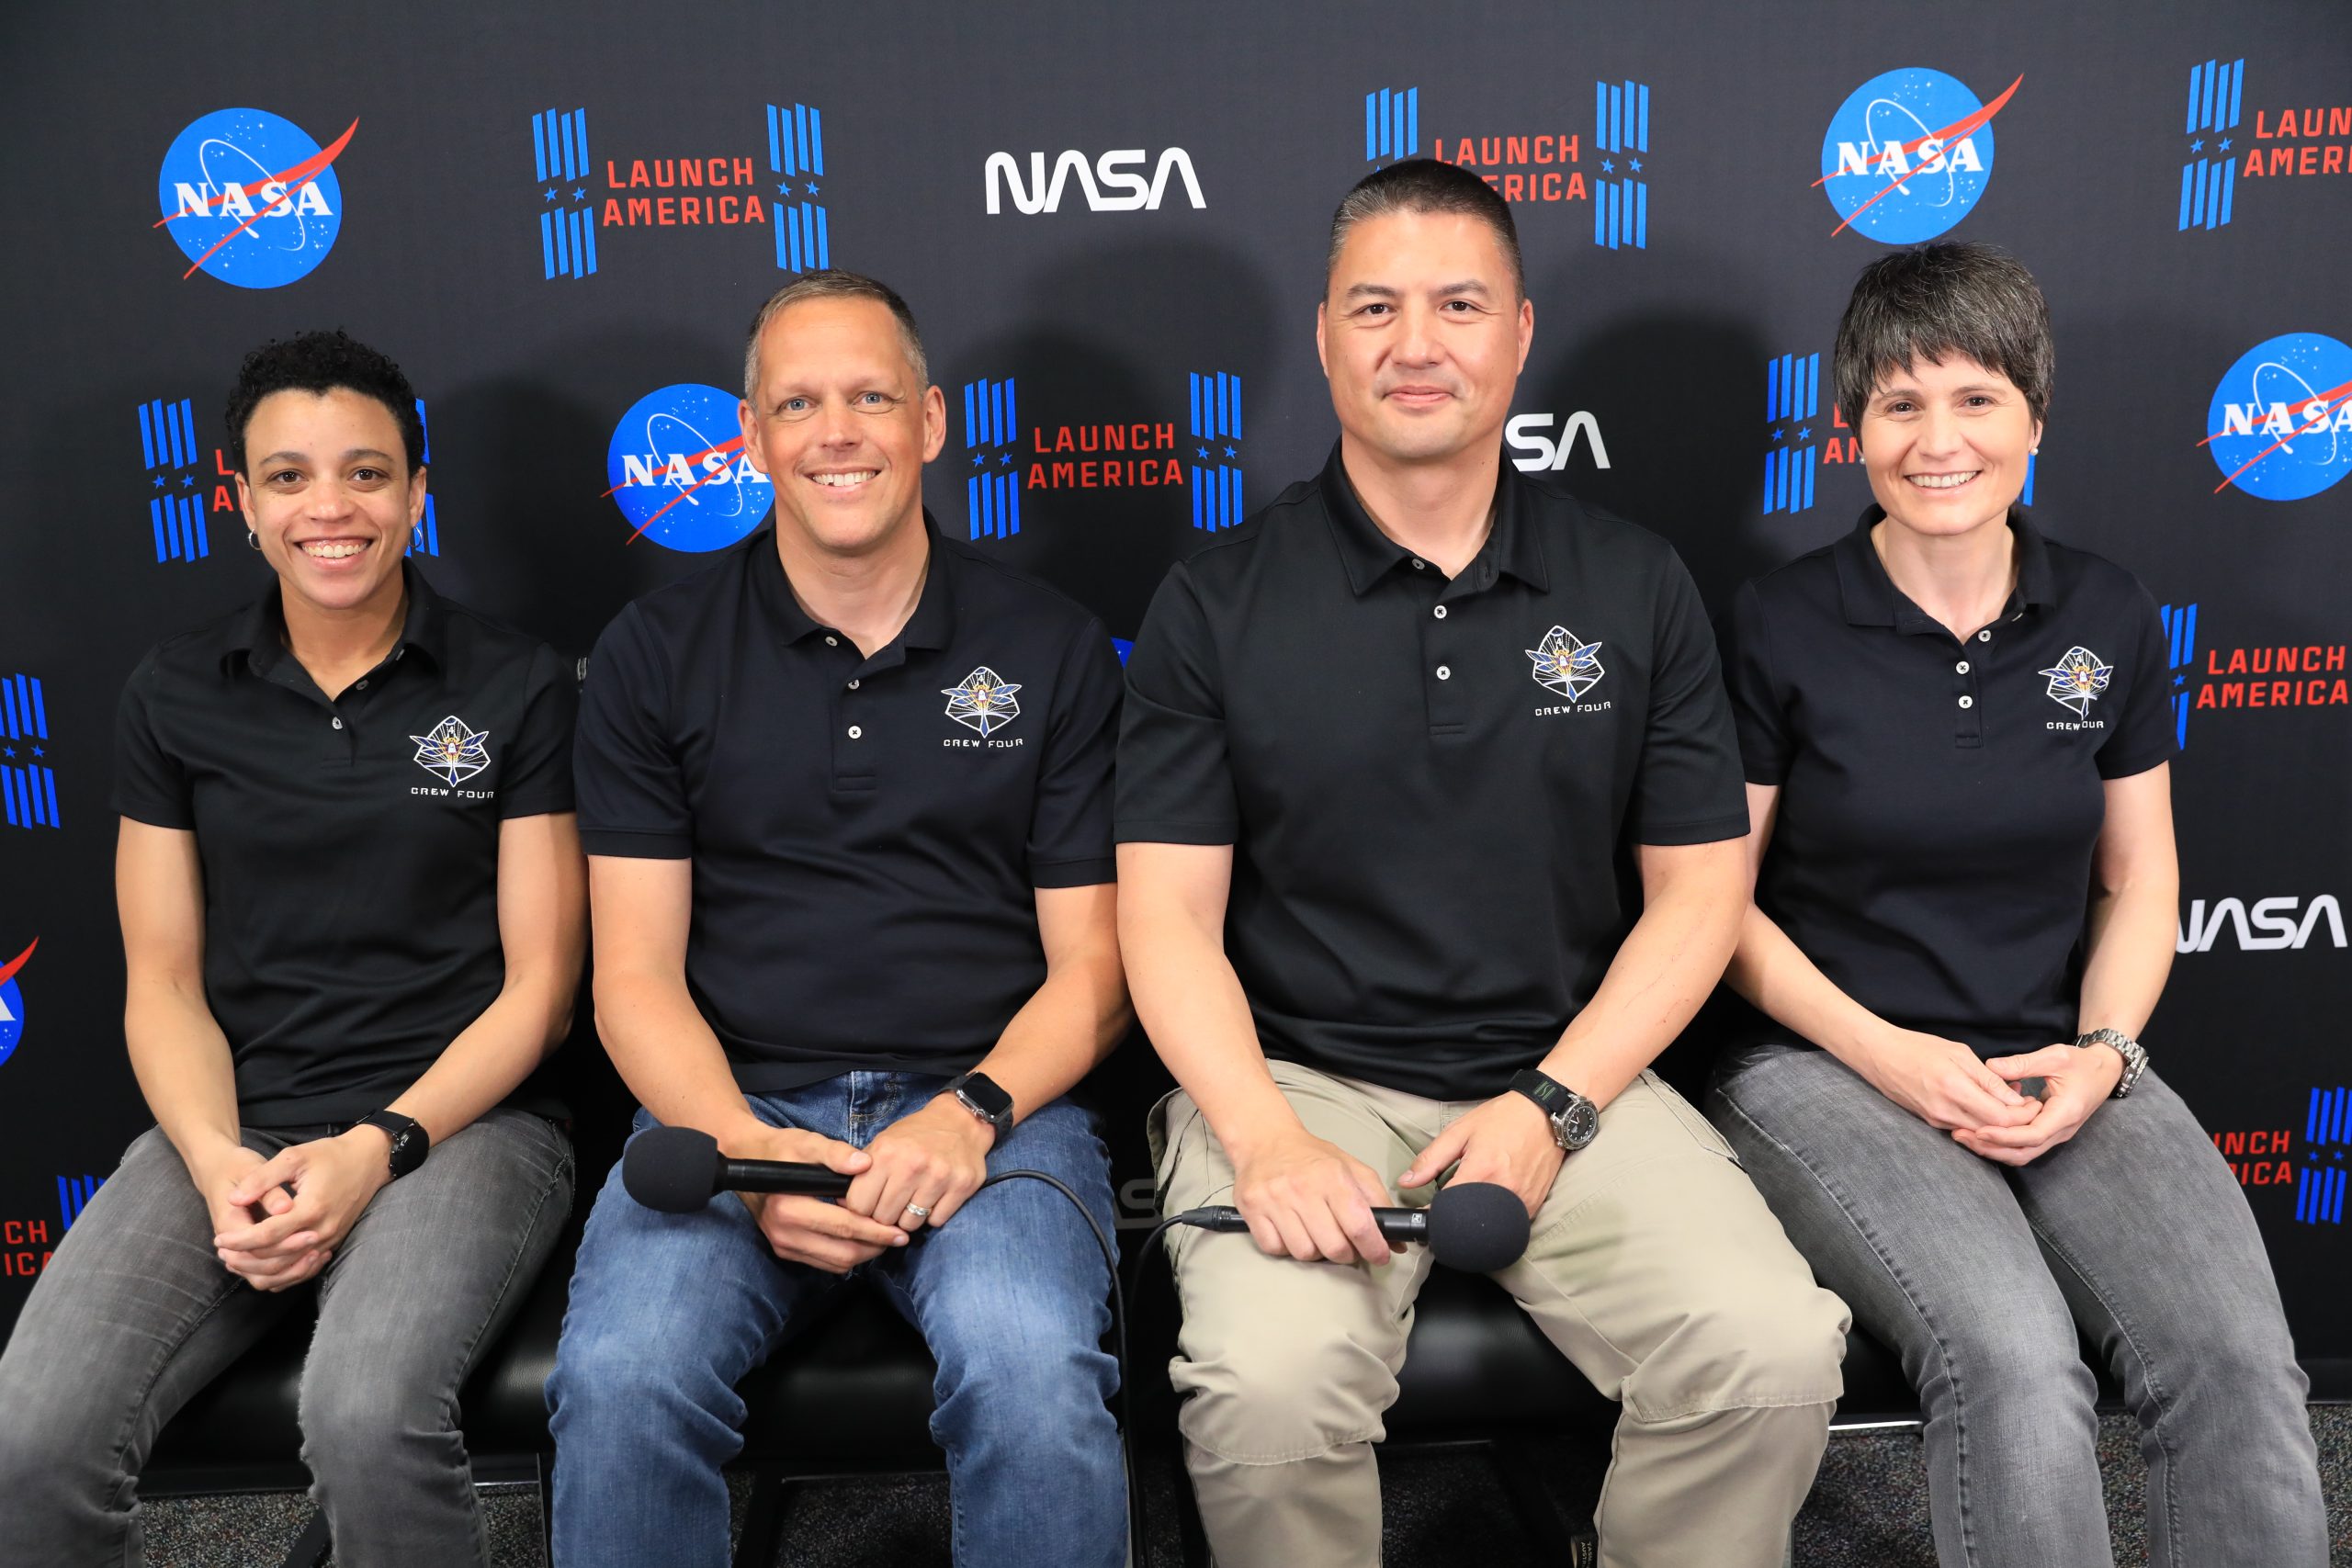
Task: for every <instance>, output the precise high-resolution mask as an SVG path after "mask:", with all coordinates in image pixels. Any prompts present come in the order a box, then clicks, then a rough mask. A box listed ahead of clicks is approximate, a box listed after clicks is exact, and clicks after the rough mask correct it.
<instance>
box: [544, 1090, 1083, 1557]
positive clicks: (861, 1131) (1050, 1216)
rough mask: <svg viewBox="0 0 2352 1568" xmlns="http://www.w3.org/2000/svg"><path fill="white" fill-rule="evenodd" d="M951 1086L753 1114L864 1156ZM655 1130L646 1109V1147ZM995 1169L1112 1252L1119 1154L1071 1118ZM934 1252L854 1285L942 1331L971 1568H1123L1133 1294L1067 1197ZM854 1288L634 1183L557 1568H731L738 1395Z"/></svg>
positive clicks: (597, 1305)
mask: <svg viewBox="0 0 2352 1568" xmlns="http://www.w3.org/2000/svg"><path fill="white" fill-rule="evenodd" d="M946 1081H947V1080H946V1079H945V1078H943V1077H932V1076H929V1075H924V1074H917V1073H878V1072H853V1073H845V1074H843V1075H842V1076H841V1077H835V1078H829V1079H827V1080H826V1081H824V1082H822V1083H819V1084H811V1085H809V1087H808V1088H806V1089H794V1090H792V1091H790V1092H789V1093H785V1094H775V1095H753V1096H752V1097H751V1106H752V1111H753V1112H754V1113H755V1114H757V1115H758V1116H759V1117H760V1119H761V1120H763V1121H764V1122H768V1123H770V1124H771V1125H773V1126H779V1127H800V1128H805V1129H807V1130H809V1131H810V1132H813V1133H821V1134H824V1135H826V1136H827V1137H831V1138H839V1139H841V1140H842V1141H843V1142H845V1143H849V1144H854V1145H859V1146H861V1147H862V1146H864V1145H866V1144H869V1143H871V1142H872V1141H873V1139H874V1135H875V1134H877V1133H879V1132H880V1131H881V1130H882V1129H883V1128H885V1127H887V1126H888V1125H889V1124H890V1123H891V1122H895V1121H897V1120H898V1119H899V1117H901V1116H904V1115H906V1114H908V1113H909V1112H910V1111H919V1110H921V1109H922V1107H923V1105H924V1104H925V1103H926V1102H927V1101H929V1100H931V1099H932V1097H933V1096H934V1095H936V1094H937V1093H938V1092H939V1090H940V1089H941V1088H942V1087H943V1086H944V1084H945V1083H946ZM651 1124H652V1121H651V1118H650V1117H649V1116H648V1115H647V1114H646V1113H645V1112H643V1111H639V1113H638V1118H637V1127H638V1130H639V1132H642V1131H643V1130H644V1129H645V1128H647V1127H649V1126H650V1125H651ZM1004 1170H1041V1171H1044V1172H1045V1173H1046V1174H1047V1175H1049V1176H1054V1177H1057V1178H1059V1179H1061V1180H1062V1181H1064V1182H1067V1183H1068V1184H1069V1186H1070V1187H1071V1188H1072V1189H1073V1190H1076V1191H1077V1192H1078V1193H1079V1195H1080V1197H1082V1198H1084V1199H1085V1200H1086V1203H1087V1207H1088V1209H1089V1210H1090V1211H1091V1213H1092V1214H1093V1215H1094V1218H1095V1221H1096V1223H1097V1224H1101V1225H1102V1227H1103V1235H1111V1234H1112V1229H1111V1227H1112V1224H1113V1213H1112V1199H1111V1171H1110V1160H1109V1156H1107V1155H1106V1154H1105V1153H1104V1152H1103V1145H1102V1142H1101V1140H1100V1139H1098V1138H1097V1137H1096V1136H1095V1134H1094V1126H1093V1122H1092V1119H1091V1117H1090V1116H1088V1114H1087V1113H1086V1112H1085V1111H1082V1110H1080V1108H1079V1107H1078V1106H1076V1105H1073V1104H1071V1103H1070V1102H1069V1100H1056V1101H1054V1102H1053V1103H1052V1104H1050V1105H1047V1106H1045V1107H1042V1108H1041V1109H1039V1110H1038V1111H1035V1113H1034V1114H1032V1115H1030V1116H1029V1117H1027V1118H1026V1119H1025V1120H1023V1122H1021V1124H1020V1125H1019V1126H1017V1127H1015V1128H1014V1129H1013V1130H1012V1135H1011V1136H1010V1137H1007V1138H1006V1139H1004V1140H1003V1142H1002V1143H1001V1144H1000V1145H998V1146H997V1148H996V1149H995V1150H994V1151H993V1152H992V1153H991V1154H990V1155H989V1172H990V1173H991V1174H994V1173H996V1172H998V1171H1004ZM917 1234H918V1235H919V1236H921V1237H922V1239H919V1240H917V1241H916V1242H914V1243H912V1244H911V1245H910V1246H908V1247H904V1248H902V1249H898V1250H894V1251H892V1252H889V1253H887V1254H885V1255H884V1256H882V1257H880V1258H876V1259H875V1260H874V1261H873V1262H871V1263H868V1264H865V1265H864V1266H862V1267H861V1268H859V1269H856V1270H854V1273H853V1275H852V1277H853V1278H855V1277H858V1276H863V1277H864V1278H865V1280H867V1281H868V1282H869V1283H870V1284H872V1285H873V1286H875V1287H876V1289H878V1290H879V1291H880V1292H881V1293H882V1296H883V1298H884V1299H885V1300H887V1301H888V1303H890V1305H891V1306H892V1307H894V1308H896V1309H897V1310H898V1312H899V1314H901V1315H903V1316H904V1317H905V1318H906V1319H907V1320H908V1321H909V1322H910V1323H912V1324H913V1325H915V1326H916V1327H917V1328H919V1329H921V1330H922V1337H923V1338H924V1340H925V1341H926V1342H927V1343H928V1344H929V1345H930V1347H931V1351H932V1354H933V1357H934V1358H935V1359H937V1361H938V1363H939V1375H938V1378H937V1380H936V1382H934V1383H933V1393H935V1395H936V1397H937V1400H938V1407H937V1409H936V1411H935V1412H934V1413H933V1416H932V1418H931V1434H932V1437H933V1439H934V1440H936V1441H937V1442H938V1444H939V1446H940V1447H941V1448H943V1449H944V1450H946V1452H947V1475H948V1482H949V1487H950V1495H951V1497H952V1501H953V1508H954V1516H955V1542H956V1562H957V1563H959V1564H963V1565H966V1568H979V1565H983V1564H987V1565H1001V1568H1013V1565H1015V1564H1033V1563H1041V1562H1050V1563H1054V1564H1056V1565H1057V1568H1090V1565H1096V1564H1099V1565H1101V1568H1117V1565H1118V1564H1120V1563H1123V1562H1125V1560H1126V1548H1127V1543H1126V1481H1125V1472H1124V1471H1123V1469H1122V1466H1121V1462H1120V1449H1119V1434H1118V1428H1117V1424H1116V1423H1115V1422H1114V1420H1113V1419H1112V1417H1111V1413H1110V1411H1109V1408H1108V1407H1107V1404H1106V1401H1108V1400H1109V1398H1110V1397H1111V1395H1112V1394H1113V1393H1114V1392H1115V1391H1116V1390H1117V1387H1118V1365H1117V1363H1116V1361H1115V1360H1114V1359H1113V1358H1112V1357H1111V1356H1110V1355H1108V1354H1107V1353H1105V1352H1104V1351H1103V1348H1102V1343H1101V1342H1102V1338H1103V1332H1104V1330H1106V1329H1107V1328H1108V1327H1109V1326H1110V1322H1111V1315H1110V1307H1109V1304H1108V1303H1109V1296H1110V1290H1111V1281H1110V1276H1109V1274H1108V1273H1107V1271H1106V1270H1105V1269H1104V1267H1103V1254H1102V1251H1101V1249H1100V1248H1099V1247H1096V1245H1095V1241H1094V1236H1093V1233H1092V1232H1091V1231H1089V1230H1088V1229H1087V1226H1086V1222H1085V1221H1084V1219H1082V1218H1081V1217H1080V1215H1079V1213H1077V1211H1076V1210H1075V1209H1073V1208H1072V1207H1071V1206H1070V1203H1069V1200H1068V1199H1067V1198H1064V1197H1063V1196H1062V1195H1061V1194H1060V1193H1058V1192H1056V1191H1055V1190H1053V1189H1051V1188H1049V1187H1047V1186H1046V1184H1045V1183H1043V1182H1041V1181H1009V1182H1006V1183H1004V1184H1002V1185H1001V1186H997V1187H990V1188H987V1189H985V1190H982V1191H980V1192H978V1193H977V1194H975V1195H974V1196H973V1197H972V1199H971V1200H970V1201H968V1202H967V1203H966V1204H965V1205H964V1207H963V1208H962V1209H961V1210H959V1211H958V1212H957V1213H956V1216H955V1218H954V1219H952V1220H950V1221H949V1222H948V1223H947V1224H946V1225H944V1226H943V1227H941V1228H940V1229H938V1230H936V1231H926V1232H919V1233H917ZM842 1283H843V1280H842V1279H841V1278H839V1277H837V1276H835V1275H831V1274H828V1273H825V1272H823V1271H822V1270H820V1269H811V1268H809V1267H808V1266H807V1265H805V1264H798V1263H786V1262H784V1261H782V1260H780V1259H778V1258H776V1256H775V1253H774V1252H772V1251H770V1250H769V1247H768V1245H767V1242H766V1240H765V1239H764V1238H763V1236H762V1235H760V1232H759V1230H758V1228H757V1227H756V1226H754V1225H753V1224H752V1217H751V1213H750V1212H749V1211H748V1210H746V1209H745V1208H744V1206H743V1204H742V1202H741V1201H740V1200H739V1199H737V1198H736V1196H735V1195H734V1194H733V1193H731V1192H721V1193H719V1194H718V1196H717V1197H715V1198H713V1199H712V1200H711V1201H710V1202H709V1204H708V1205H707V1206H706V1207H705V1208H703V1209H702V1210H700V1211H699V1212H698V1213H693V1214H684V1215H679V1214H662V1213H655V1212H653V1211H652V1210H650V1209H646V1208H643V1207H640V1206H639V1204H638V1203H637V1202H636V1201H634V1200H633V1199H631V1198H630V1197H629V1196H628V1193H627V1192H626V1191H625V1190H622V1187H621V1179H620V1168H619V1167H618V1166H617V1165H616V1166H615V1167H614V1168H613V1172H612V1175H611V1177H610V1178H609V1179H606V1181H605V1189H604V1190H603V1191H602V1192H601V1193H600V1194H598V1196H597V1199H596V1206H595V1209H594V1212H593V1213H591V1214H590V1215H589V1218H588V1230H587V1235H585V1236H584V1237H583V1238H582V1242H581V1245H580V1261H579V1264H578V1266H577V1267H576V1268H575V1269H573V1271H572V1276H571V1305H570V1307H569V1309H568V1310H567V1311H566V1313H565V1314H564V1320H563V1337H562V1340H561V1341H560V1344H559V1346H558V1348H557V1350H556V1367H555V1375H554V1376H553V1377H551V1378H549V1379H548V1410H549V1412H550V1413H551V1414H552V1417H553V1418H552V1420H551V1422H550V1423H549V1425H550V1426H551V1427H552V1429H553V1430H554V1433H555V1438H556V1462H555V1560H556V1562H557V1564H558V1565H559V1568H598V1565H602V1564H611V1565H613V1568H654V1565H657V1564H676V1565H680V1568H723V1565H724V1564H725V1563H726V1562H728V1539H727V1487H726V1483H725V1481H724V1480H723V1478H722V1477H721V1476H720V1474H719V1467H720V1466H721V1465H723V1464H725V1463H726V1462H727V1461H729V1460H730V1459H732V1458H734V1457H735V1455H736V1454H737V1453H738V1452H740V1451H741V1449H742V1446H743V1440H742V1430H741V1429H742V1425H743V1417H744V1404H743V1401H742V1399H741V1396H739V1395H738V1394H737V1393H736V1392H735V1384H736V1383H737V1382H739V1381H740V1380H741V1378H742V1377H743V1376H744V1374H745V1373H747V1372H749V1371H751V1370H752V1368H753V1367H756V1366H758V1365H759V1364H760V1363H761V1362H762V1361H764V1360H765V1359H767V1358H768V1357H769V1356H770V1355H772V1354H774V1353H775V1350H776V1348H777V1347H779V1346H780V1345H782V1344H783V1343H784V1342H785V1341H786V1339H787V1338H788V1337H790V1335H791V1333H792V1331H793V1329H794V1327H795V1325H797V1324H799V1323H802V1322H805V1321H807V1319H808V1317H809V1312H810V1309H811V1308H812V1307H814V1306H815V1305H816V1304H817V1303H819V1302H820V1301H821V1300H823V1299H824V1298H825V1297H826V1296H827V1295H828V1294H830V1293H831V1292H832V1291H834V1290H835V1289H837V1288H839V1287H840V1286H841V1285H842Z"/></svg>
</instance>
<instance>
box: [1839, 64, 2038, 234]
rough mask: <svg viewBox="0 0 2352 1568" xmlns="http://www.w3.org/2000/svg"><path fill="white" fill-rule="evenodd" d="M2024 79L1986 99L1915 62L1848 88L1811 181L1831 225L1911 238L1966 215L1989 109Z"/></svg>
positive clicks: (1988, 174)
mask: <svg viewBox="0 0 2352 1568" xmlns="http://www.w3.org/2000/svg"><path fill="white" fill-rule="evenodd" d="M2024 80H2025V78H2024V77H2023V76H2019V77H2018V79H2017V81H2016V82H2012V83H2010V84H2009V85H2008V88H2007V91H2006V92H2004V93H2002V95H2001V96H1999V97H1997V98H1995V99H1994V100H1993V101H1992V102H1991V103H1990V104H1986V103H1983V102H1981V101H1979V99H1978V98H1977V96H1976V95H1975V94H1974V93H1973V92H1971V91H1969V89H1968V86H1967V84H1965V83H1963V82H1962V81H1961V80H1960V79H1959V78H1958V77H1956V76H1947V75H1945V74H1944V73H1942V72H1940V71H1931V70H1929V69H1928V68H1927V67H1926V66H1921V65H1913V66H1905V68H1904V69H1902V70H1900V71H1889V72H1887V73H1885V74H1883V75H1881V76H1873V77H1871V79H1870V80H1869V81H1867V82H1865V83H1863V84H1862V85H1860V86H1859V87H1857V88H1855V89H1854V91H1853V93H1852V95H1851V96H1849V97H1848V98H1847V99H1846V101H1845V102H1844V103H1842V104H1840V105H1838V112H1837V113H1836V114H1835V115H1833V116H1831V117H1830V120H1829V130H1828V131H1827V133H1826V134H1825V135H1824V136H1823V137H1822V139H1821V177H1820V178H1819V179H1817V180H1815V182H1814V185H1815V186H1816V187H1817V188H1819V189H1820V190H1822V191H1823V192H1824V193H1825V194H1826V196H1827V197H1829V205H1830V206H1832V207H1834V208H1836V209H1838V227H1837V228H1836V229H1835V230H1833V231H1831V232H1833V233H1843V232H1845V231H1847V230H1848V229H1852V230H1854V231H1857V232H1859V233H1860V234H1862V235H1864V236H1866V237H1867V238H1870V239H1872V240H1876V241H1878V242H1879V243H1881V244H1885V245H1908V244H1913V243H1917V242H1918V241H1921V240H1932V239H1934V238H1935V237H1936V236H1937V235H1939V234H1941V233H1944V232H1945V231H1948V230H1950V229H1951V227H1952V226H1953V225H1954V224H1956V223H1958V222H1959V221H1960V220H1962V219H1963V218H1965V217H1967V216H1968V214H1969V212H1970V210H1971V209H1973V208H1974V207H1975V205H1976V203H1977V202H1978V201H1979V200H1980V199H1981V198H1982V197H1984V195H1985V186H1986V185H1987V184H1989V183H1990V182H1991V180H1992V178H1993V117H1994V116H1995V115H1996V114H1999V113H2000V112H2001V111H2002V110H2003V109H2004V108H2007V107H2008V102H2009V99H2010V98H2011V97H2013V96H2016V93H2017V90H2018V83H2021V82H2023V81H2024Z"/></svg>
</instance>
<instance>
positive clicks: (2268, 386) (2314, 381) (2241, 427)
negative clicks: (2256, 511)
mask: <svg viewBox="0 0 2352 1568" xmlns="http://www.w3.org/2000/svg"><path fill="white" fill-rule="evenodd" d="M2199 446H2206V447H2209V448H2210V449H2211V452H2212V455H2213V462H2214V465H2215V466H2216V467H2217V468H2220V469H2221V471H2222V482H2221V483H2220V484H2217V485H2215V486H2214V487H2213V493H2214V494H2216V495H2219V494H2220V493H2221V492H2222V491H2225V490H2229V489H2231V488H2233V487H2234V488H2236V489H2237V490H2240V491H2244V492H2245V494H2247V495H2251V496H2254V497H2256V499H2258V500H2262V501H2304V500H2308V499H2309V498H2311V497H2312V496H2314V495H2318V494H2319V493H2320V492H2322V491H2326V490H2331V489H2333V488H2335V484H2336V482H2337V481H2338V480H2339V479H2343V478H2344V476H2345V474H2346V473H2347V472H2352V348H2347V347H2346V346H2345V345H2344V344H2342V343H2341V342H2339V341H2337V340H2336V339H2335V338H2332V337H2329V336H2327V335H2326V334H2325V333H2286V334H2284V335H2283V336H2279V337H2274V338H2271V339H2270V340H2268V341H2267V342H2265V343H2259V344H2255V346H2254V347H2252V348H2250V349H2248V350H2246V352H2245V354H2243V355H2240V356H2239V358H2238V362H2237V363H2236V364H2234V365H2233V366H2231V367H2230V368H2229V371H2228V373H2227V374H2225V375H2224V376H2222V380H2221V384H2220V385H2219V386H2217V387H2215V388H2214V389H2213V400H2212V402H2211V404H2210V405H2209V406H2208V407H2207V409H2206V413H2205V439H2204V440H2203V441H2202V442H2199Z"/></svg>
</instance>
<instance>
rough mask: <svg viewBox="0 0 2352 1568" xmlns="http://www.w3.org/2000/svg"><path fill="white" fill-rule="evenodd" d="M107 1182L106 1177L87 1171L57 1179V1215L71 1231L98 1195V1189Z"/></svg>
mask: <svg viewBox="0 0 2352 1568" xmlns="http://www.w3.org/2000/svg"><path fill="white" fill-rule="evenodd" d="M106 1184H107V1179H106V1178H105V1177H103V1176H92V1175H89V1174H87V1173H85V1174H83V1175H81V1176H61V1177H59V1178H58V1179H57V1217H58V1219H59V1220H60V1221H61V1222H62V1224H63V1227H64V1228H65V1229H67V1230H69V1231H70V1230H72V1229H73V1228H74V1221H75V1220H78V1219H80V1218H81V1217H82V1211H83V1210H85V1209H86V1208H88V1207H89V1206H90V1200H91V1199H93V1198H95V1197H96V1196H97V1195H98V1189H99V1188H101V1187H104V1186H105V1185H106Z"/></svg>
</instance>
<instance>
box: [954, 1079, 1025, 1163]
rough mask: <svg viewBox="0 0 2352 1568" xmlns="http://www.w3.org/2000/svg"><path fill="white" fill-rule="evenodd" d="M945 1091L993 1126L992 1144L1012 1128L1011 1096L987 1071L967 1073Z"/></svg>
mask: <svg viewBox="0 0 2352 1568" xmlns="http://www.w3.org/2000/svg"><path fill="white" fill-rule="evenodd" d="M943 1092H944V1093H947V1094H952V1095H954V1096H955V1097H956V1102H957V1103H958V1104H960V1105H962V1106H963V1108H964V1109H965V1110H967V1111H970V1112H971V1113H972V1114H973V1115H975V1116H977V1117H978V1118H979V1119H980V1120H981V1121H983V1122H987V1123H988V1124H989V1127H990V1128H992V1129H993V1130H994V1133H995V1136H993V1137H992V1138H990V1139H989V1147H990V1148H994V1147H996V1145H999V1144H1001V1143H1002V1142H1004V1135H1005V1134H1007V1133H1010V1132H1012V1096H1011V1095H1009V1094H1007V1093H1005V1092H1004V1090H1003V1089H1000V1088H999V1087H997V1081H996V1079H994V1078H992V1077H989V1076H988V1074H986V1073H966V1074H965V1075H964V1076H963V1077H960V1078H957V1079H956V1081H955V1082H953V1083H951V1084H949V1085H948V1086H947V1088H946V1089H944V1091H943Z"/></svg>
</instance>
